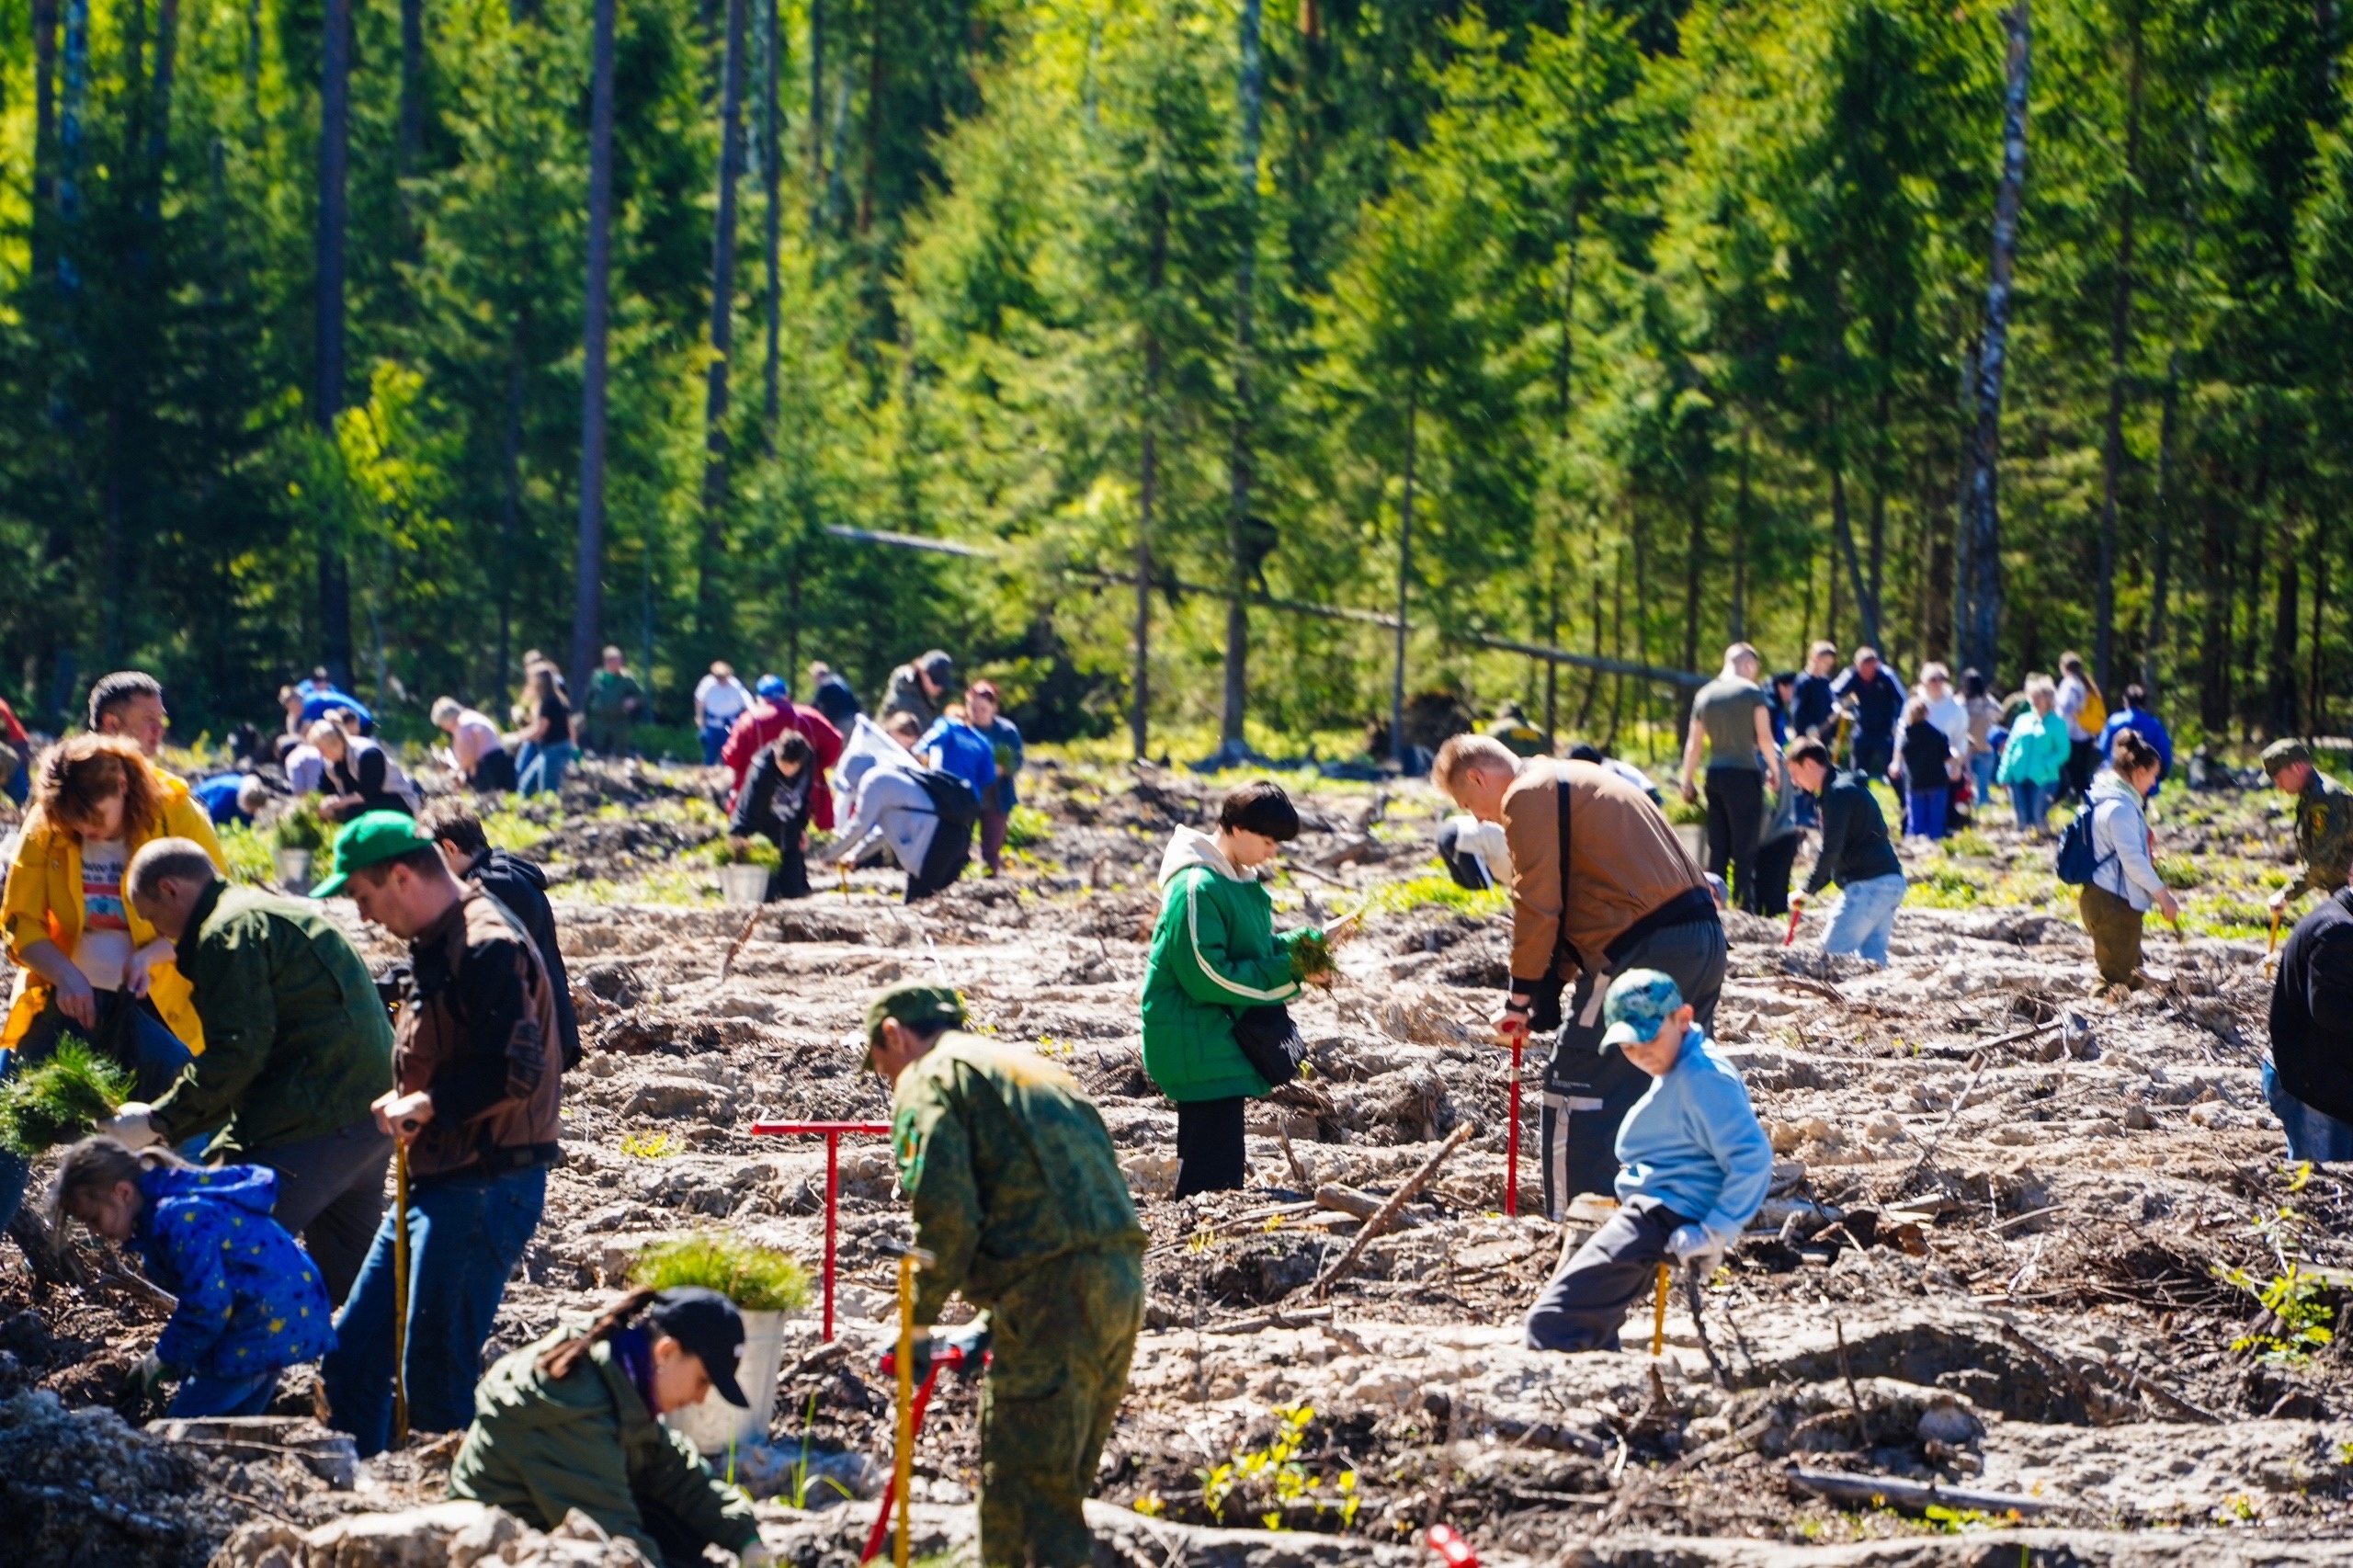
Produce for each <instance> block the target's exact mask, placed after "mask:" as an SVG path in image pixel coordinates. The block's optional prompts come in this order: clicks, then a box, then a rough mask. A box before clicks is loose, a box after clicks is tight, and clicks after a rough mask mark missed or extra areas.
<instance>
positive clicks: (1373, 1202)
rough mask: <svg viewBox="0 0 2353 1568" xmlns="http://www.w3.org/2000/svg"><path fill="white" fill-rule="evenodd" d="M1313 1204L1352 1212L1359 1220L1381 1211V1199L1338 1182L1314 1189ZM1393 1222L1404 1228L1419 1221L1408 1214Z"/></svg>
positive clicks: (1410, 1226)
mask: <svg viewBox="0 0 2353 1568" xmlns="http://www.w3.org/2000/svg"><path fill="white" fill-rule="evenodd" d="M1315 1206H1316V1207H1317V1208H1318V1209H1329V1210H1333V1211H1334V1212H1336V1213H1340V1214H1353V1215H1355V1216H1356V1217H1357V1218H1358V1219H1359V1220H1370V1219H1371V1218H1372V1217H1373V1216H1374V1215H1376V1214H1378V1213H1380V1212H1381V1207H1382V1200H1381V1199H1378V1198H1375V1197H1374V1196H1373V1195H1372V1194H1370V1192H1358V1190H1357V1189H1356V1188H1355V1187H1343V1186H1341V1185H1340V1184H1339V1183H1338V1182H1336V1181H1327V1182H1325V1183H1324V1185H1323V1186H1321V1187H1317V1188H1316V1189H1315ZM1393 1222H1395V1223H1399V1224H1401V1225H1402V1226H1403V1227H1404V1228H1406V1229H1411V1228H1413V1227H1415V1226H1417V1225H1419V1224H1420V1223H1421V1221H1419V1220H1416V1219H1415V1218H1414V1217H1413V1216H1412V1215H1410V1214H1408V1215H1405V1216H1404V1217H1403V1219H1402V1220H1401V1221H1393Z"/></svg>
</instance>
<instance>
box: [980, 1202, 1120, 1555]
mask: <svg viewBox="0 0 2353 1568" xmlns="http://www.w3.org/2000/svg"><path fill="white" fill-rule="evenodd" d="M989 1322H990V1333H991V1335H992V1341H991V1343H992V1348H993V1349H994V1351H995V1358H994V1360H992V1362H991V1363H990V1366H989V1373H988V1381H987V1382H986V1383H985V1384H984V1385H983V1388H982V1390H981V1561H982V1562H983V1564H985V1565H986V1568H1000V1565H1010V1568H1083V1565H1084V1564H1086V1563H1088V1562H1092V1561H1093V1560H1094V1555H1095V1541H1094V1537H1093V1535H1092V1534H1091V1533H1090V1532H1089V1531H1088V1529H1087V1528H1086V1512H1085V1506H1086V1494H1088V1493H1089V1492H1090V1491H1092V1490H1093V1489H1094V1486H1095V1466H1096V1463H1097V1460H1100V1459H1101V1458H1102V1454H1103V1444H1104V1442H1105V1440H1106V1439H1107V1438H1108V1437H1110V1435H1111V1422H1112V1419H1113V1418H1114V1417H1115V1416H1117V1415H1119V1412H1120V1398H1121V1397H1122V1396H1123V1395H1124V1394H1125V1393H1126V1392H1127V1389H1128V1362H1129V1359H1130V1358H1131V1357H1132V1356H1133V1355H1134V1354H1135V1347H1136V1335H1137V1333H1138V1332H1139V1331H1140V1330H1141V1329H1142V1327H1143V1259H1142V1255H1141V1254H1139V1253H1136V1252H1132V1251H1127V1250H1124V1249H1123V1250H1120V1251H1113V1252H1091V1253H1079V1254H1076V1255H1074V1256H1070V1257H1063V1258H1056V1259H1055V1260H1054V1261H1053V1262H1051V1263H1049V1264H1045V1265H1043V1266H1041V1267H1039V1268H1038V1269H1037V1270H1035V1271H1034V1272H1032V1273H1030V1274H1029V1275H1027V1276H1025V1277H1024V1278H1022V1279H1021V1280H1020V1282H1019V1283H1017V1285H1015V1286H1014V1287H1013V1288H1012V1289H1010V1290H1006V1291H1005V1292H1004V1293H1003V1294H1002V1295H1000V1296H999V1297H998V1298H997V1300H996V1301H994V1302H992V1303H991V1304H990V1308H989Z"/></svg>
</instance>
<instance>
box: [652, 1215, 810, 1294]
mask: <svg viewBox="0 0 2353 1568" xmlns="http://www.w3.org/2000/svg"><path fill="white" fill-rule="evenodd" d="M630 1278H631V1281H632V1282H634V1283H635V1284H637V1285H640V1286H642V1287H643V1288H644V1289H646V1290H677V1289H679V1288H681V1287H683V1286H688V1285H699V1286H700V1287H702V1288H703V1289H704V1290H716V1291H718V1292H719V1293H720V1294H721V1295H722V1296H724V1297H726V1298H727V1299H728V1300H729V1301H733V1302H734V1303H735V1305H736V1306H737V1307H738V1308H740V1309H741V1310H743V1311H745V1312H799V1311H800V1310H801V1308H802V1307H805V1306H807V1305H808V1304H809V1273H808V1270H806V1269H804V1268H802V1267H801V1265H800V1264H799V1263H797V1262H796V1261H794V1259H793V1258H792V1256H791V1255H790V1254H789V1253H783V1252H779V1251H777V1250H776V1249H775V1248H774V1247H764V1246H760V1245H757V1244H754V1243H751V1242H747V1241H743V1240H741V1239H739V1238H737V1237H734V1236H731V1235H728V1234H727V1233H724V1232H722V1231H695V1232H692V1233H688V1234H686V1235H683V1236H672V1237H669V1238H668V1239H667V1240H665V1241H658V1242H654V1243H651V1244H648V1245H647V1246H646V1247H645V1248H644V1250H642V1251H641V1252H640V1253H639V1254H638V1255H637V1266H636V1267H634V1268H632V1269H631V1271H630Z"/></svg>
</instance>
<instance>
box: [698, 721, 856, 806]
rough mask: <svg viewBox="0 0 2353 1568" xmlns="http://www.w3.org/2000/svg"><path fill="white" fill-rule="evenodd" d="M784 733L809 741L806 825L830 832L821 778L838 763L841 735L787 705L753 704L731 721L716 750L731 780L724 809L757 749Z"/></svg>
mask: <svg viewBox="0 0 2353 1568" xmlns="http://www.w3.org/2000/svg"><path fill="white" fill-rule="evenodd" d="M787 730H798V731H800V732H801V734H802V735H804V736H806V737H807V738H808V741H809V749H810V750H811V751H813V752H815V753H816V754H817V777H816V778H815V779H814V780H813V782H812V783H811V785H810V787H809V822H810V825H811V826H813V827H816V828H820V829H822V830H823V831H824V832H826V833H831V832H833V831H834V791H833V788H832V787H831V786H830V785H828V784H827V783H826V782H825V775H826V774H828V773H830V772H832V771H833V767H834V764H835V763H837V762H839V761H841V759H842V733H841V732H840V731H839V730H836V729H835V728H834V727H833V725H831V724H829V723H827V722H825V716H824V714H822V713H820V712H818V711H817V710H815V709H813V708H802V707H799V706H797V705H795V704H793V703H790V702H755V703H753V704H752V706H751V707H749V708H747V709H745V710H744V716H743V717H742V718H740V719H738V720H736V721H735V727H734V728H733V729H732V730H730V731H728V732H727V744H725V745H723V746H722V747H720V748H719V760H720V761H722V762H723V763H725V764H726V765H727V770H728V771H729V772H730V773H732V774H733V775H734V776H735V781H734V783H733V784H732V785H730V786H729V787H728V790H727V809H728V810H729V811H731V812H732V811H733V810H734V809H735V797H736V796H737V795H739V794H741V793H743V790H744V780H745V778H749V777H750V776H751V772H752V764H753V763H754V762H755V761H756V760H757V759H758V757H759V755H760V748H761V747H763V746H766V745H770V744H774V743H775V741H776V738H777V737H778V736H779V735H780V734H782V733H785V731H787Z"/></svg>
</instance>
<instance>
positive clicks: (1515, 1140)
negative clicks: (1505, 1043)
mask: <svg viewBox="0 0 2353 1568" xmlns="http://www.w3.org/2000/svg"><path fill="white" fill-rule="evenodd" d="M1527 1043H1528V1031H1527V1030H1526V1029H1514V1030H1512V1033H1511V1131H1509V1132H1507V1133H1506V1134H1505V1136H1504V1212H1505V1213H1506V1214H1508V1215H1511V1216H1513V1217H1515V1218H1517V1217H1518V1213H1519V1053H1520V1051H1521V1048H1522V1047H1524V1046H1526V1045H1527Z"/></svg>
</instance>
